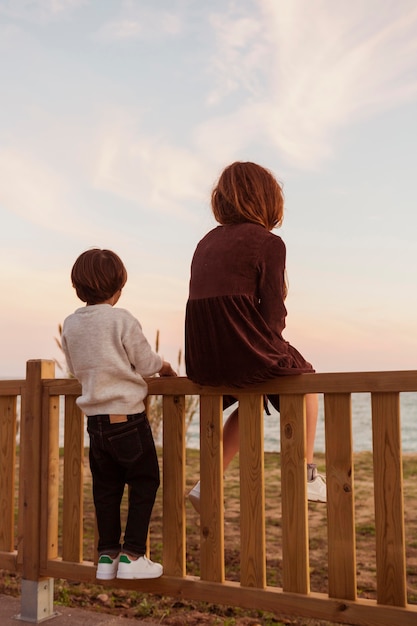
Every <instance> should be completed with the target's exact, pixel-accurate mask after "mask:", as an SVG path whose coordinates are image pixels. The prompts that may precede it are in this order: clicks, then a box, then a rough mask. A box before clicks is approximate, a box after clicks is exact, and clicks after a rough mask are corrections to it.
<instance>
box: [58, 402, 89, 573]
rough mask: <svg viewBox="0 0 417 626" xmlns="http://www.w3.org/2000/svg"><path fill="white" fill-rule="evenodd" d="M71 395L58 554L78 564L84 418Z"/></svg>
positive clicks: (81, 555)
mask: <svg viewBox="0 0 417 626" xmlns="http://www.w3.org/2000/svg"><path fill="white" fill-rule="evenodd" d="M75 401H76V398H75V396H68V397H66V398H65V427H64V489H63V495H64V498H63V499H64V502H63V521H62V556H63V558H64V559H65V560H66V561H74V562H76V563H80V562H81V561H82V558H83V542H82V538H83V475H84V472H83V469H84V417H83V415H82V413H81V411H80V409H79V408H78V406H77V405H76V403H75Z"/></svg>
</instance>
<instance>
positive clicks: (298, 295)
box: [0, 0, 417, 378]
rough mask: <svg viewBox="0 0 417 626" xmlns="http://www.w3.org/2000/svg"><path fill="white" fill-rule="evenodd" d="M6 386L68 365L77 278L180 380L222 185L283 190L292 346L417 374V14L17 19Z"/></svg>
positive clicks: (337, 366)
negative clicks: (272, 179) (97, 271)
mask: <svg viewBox="0 0 417 626" xmlns="http://www.w3.org/2000/svg"><path fill="white" fill-rule="evenodd" d="M0 112H1V115H0V176H1V179H0V215H1V230H0V241H1V246H0V260H1V266H2V271H1V279H0V281H1V282H0V289H1V294H2V296H1V307H0V346H1V355H2V358H1V361H0V377H3V378H5V377H12V378H13V377H22V376H24V373H25V364H26V361H27V360H28V359H35V358H45V359H49V358H58V359H59V360H62V357H61V354H60V352H59V350H58V348H57V347H56V345H55V341H54V337H55V336H57V332H58V331H57V328H58V324H59V323H62V322H63V320H64V318H65V317H66V316H67V315H68V314H69V313H71V312H73V311H74V310H75V309H76V308H78V307H79V306H82V303H80V302H79V301H78V300H77V298H76V295H75V292H74V290H73V289H72V286H71V282H70V271H71V267H72V264H73V263H74V261H75V259H76V258H77V256H78V255H79V254H80V253H81V252H83V251H84V250H86V249H88V248H90V247H93V246H95V247H100V248H111V249H113V250H114V251H116V252H117V253H118V254H119V255H120V256H121V257H122V259H123V261H124V262H125V265H126V267H127V271H128V275H129V278H128V282H127V285H126V287H125V290H124V293H123V295H122V298H121V300H120V302H119V306H121V307H124V308H127V309H129V310H130V311H131V312H132V313H133V314H134V315H136V317H137V318H138V319H139V320H140V322H141V323H142V326H143V329H144V331H145V334H146V335H147V337H148V339H149V341H150V343H151V344H152V345H154V342H155V334H156V331H157V329H159V330H160V352H161V354H162V355H163V356H164V357H165V358H166V359H168V360H171V361H172V363H173V365H174V366H176V360H177V355H178V351H179V350H180V349H182V348H183V341H184V339H183V336H184V333H183V325H184V310H185V304H186V300H187V292H188V280H189V268H190V262H191V258H192V254H193V251H194V249H195V246H196V244H197V243H198V241H199V240H200V239H201V237H202V236H203V235H204V234H205V233H206V232H207V231H208V230H210V229H211V228H213V227H214V226H215V222H214V219H213V217H212V215H211V210H210V205H209V198H210V191H211V188H212V186H213V184H214V182H215V180H216V179H217V177H218V175H219V174H220V172H221V171H222V169H223V168H224V167H225V166H226V165H228V164H229V163H231V162H233V161H235V160H250V161H255V162H257V163H260V164H261V165H263V166H265V167H267V168H269V169H271V170H272V171H273V172H274V174H275V175H276V176H277V178H278V179H279V180H280V181H281V182H282V183H283V185H284V192H285V197H286V214H285V218H284V224H283V226H282V228H281V229H280V230H278V231H275V232H276V233H277V234H279V235H280V236H282V238H283V239H284V241H285V242H286V245H287V271H288V276H289V287H290V289H289V296H288V299H287V309H288V319H287V328H286V331H285V338H286V339H287V340H288V341H290V343H292V344H293V345H295V346H296V347H297V348H298V349H299V350H300V352H302V354H303V355H304V356H305V358H306V359H307V360H309V361H310V362H311V363H313V365H314V366H315V368H316V370H317V371H321V372H324V371H353V370H384V369H386V370H390V369H417V356H416V355H417V313H416V312H417V288H416V286H417V262H416V237H417V216H416V205H417V189H416V184H415V181H416V162H417V159H416V157H417V4H416V2H415V0H393V1H389V0H387V1H385V2H381V1H380V0H367V1H366V2H361V1H359V0H352V1H350V2H348V1H346V0H291V1H288V0H239V1H237V0H236V1H229V0H212V1H210V2H197V1H194V2H192V1H190V0H170V1H169V2H168V1H167V0H160V1H156V2H155V1H154V0H126V1H120V2H116V1H113V2H111V1H109V0H0Z"/></svg>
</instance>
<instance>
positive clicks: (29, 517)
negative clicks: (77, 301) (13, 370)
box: [20, 360, 55, 581]
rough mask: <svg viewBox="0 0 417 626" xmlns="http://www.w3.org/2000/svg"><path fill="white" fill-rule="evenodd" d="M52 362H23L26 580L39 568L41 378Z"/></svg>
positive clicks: (34, 578) (47, 374) (49, 372)
mask: <svg viewBox="0 0 417 626" xmlns="http://www.w3.org/2000/svg"><path fill="white" fill-rule="evenodd" d="M54 371H55V365H54V362H53V361H41V360H32V361H28V362H27V364H26V393H25V401H24V405H23V411H22V419H21V436H20V459H21V460H22V461H23V462H22V467H23V471H22V472H21V473H20V488H21V490H22V499H23V522H22V524H23V539H24V545H23V563H22V575H23V578H25V579H26V580H32V581H38V580H39V571H40V551H39V536H40V507H41V458H42V454H43V453H44V451H43V450H42V437H41V429H42V379H43V378H51V377H52V376H53V375H54Z"/></svg>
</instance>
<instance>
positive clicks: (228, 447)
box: [223, 409, 239, 472]
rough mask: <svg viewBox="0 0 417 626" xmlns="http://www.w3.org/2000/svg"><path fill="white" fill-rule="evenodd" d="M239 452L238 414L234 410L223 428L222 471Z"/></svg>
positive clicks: (236, 410)
mask: <svg viewBox="0 0 417 626" xmlns="http://www.w3.org/2000/svg"><path fill="white" fill-rule="evenodd" d="M238 450H239V412H238V409H235V410H234V411H233V413H231V414H230V415H229V417H228V418H227V420H226V422H225V424H224V426H223V471H224V472H225V471H226V470H227V468H228V466H229V464H230V462H231V460H232V459H233V457H234V456H235V454H236V453H237V452H238Z"/></svg>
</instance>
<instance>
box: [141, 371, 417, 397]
mask: <svg viewBox="0 0 417 626" xmlns="http://www.w3.org/2000/svg"><path fill="white" fill-rule="evenodd" d="M146 382H147V383H148V386H149V394H150V395H153V394H156V395H159V394H161V395H162V394H168V395H212V396H216V395H218V394H222V395H227V394H229V395H236V388H234V387H226V386H224V387H223V386H222V387H210V386H208V385H204V386H203V385H197V384H196V383H193V382H191V381H190V380H188V378H186V377H182V376H178V377H159V376H155V377H153V378H148V379H146ZM377 391H417V370H408V371H389V372H330V373H320V374H301V375H298V376H280V377H279V378H276V379H273V380H269V381H266V382H264V383H260V384H259V385H251V386H248V387H246V388H244V389H239V395H240V396H242V395H245V394H254V393H259V394H262V395H263V394H265V393H275V394H297V393H301V394H307V393H362V392H377Z"/></svg>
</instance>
